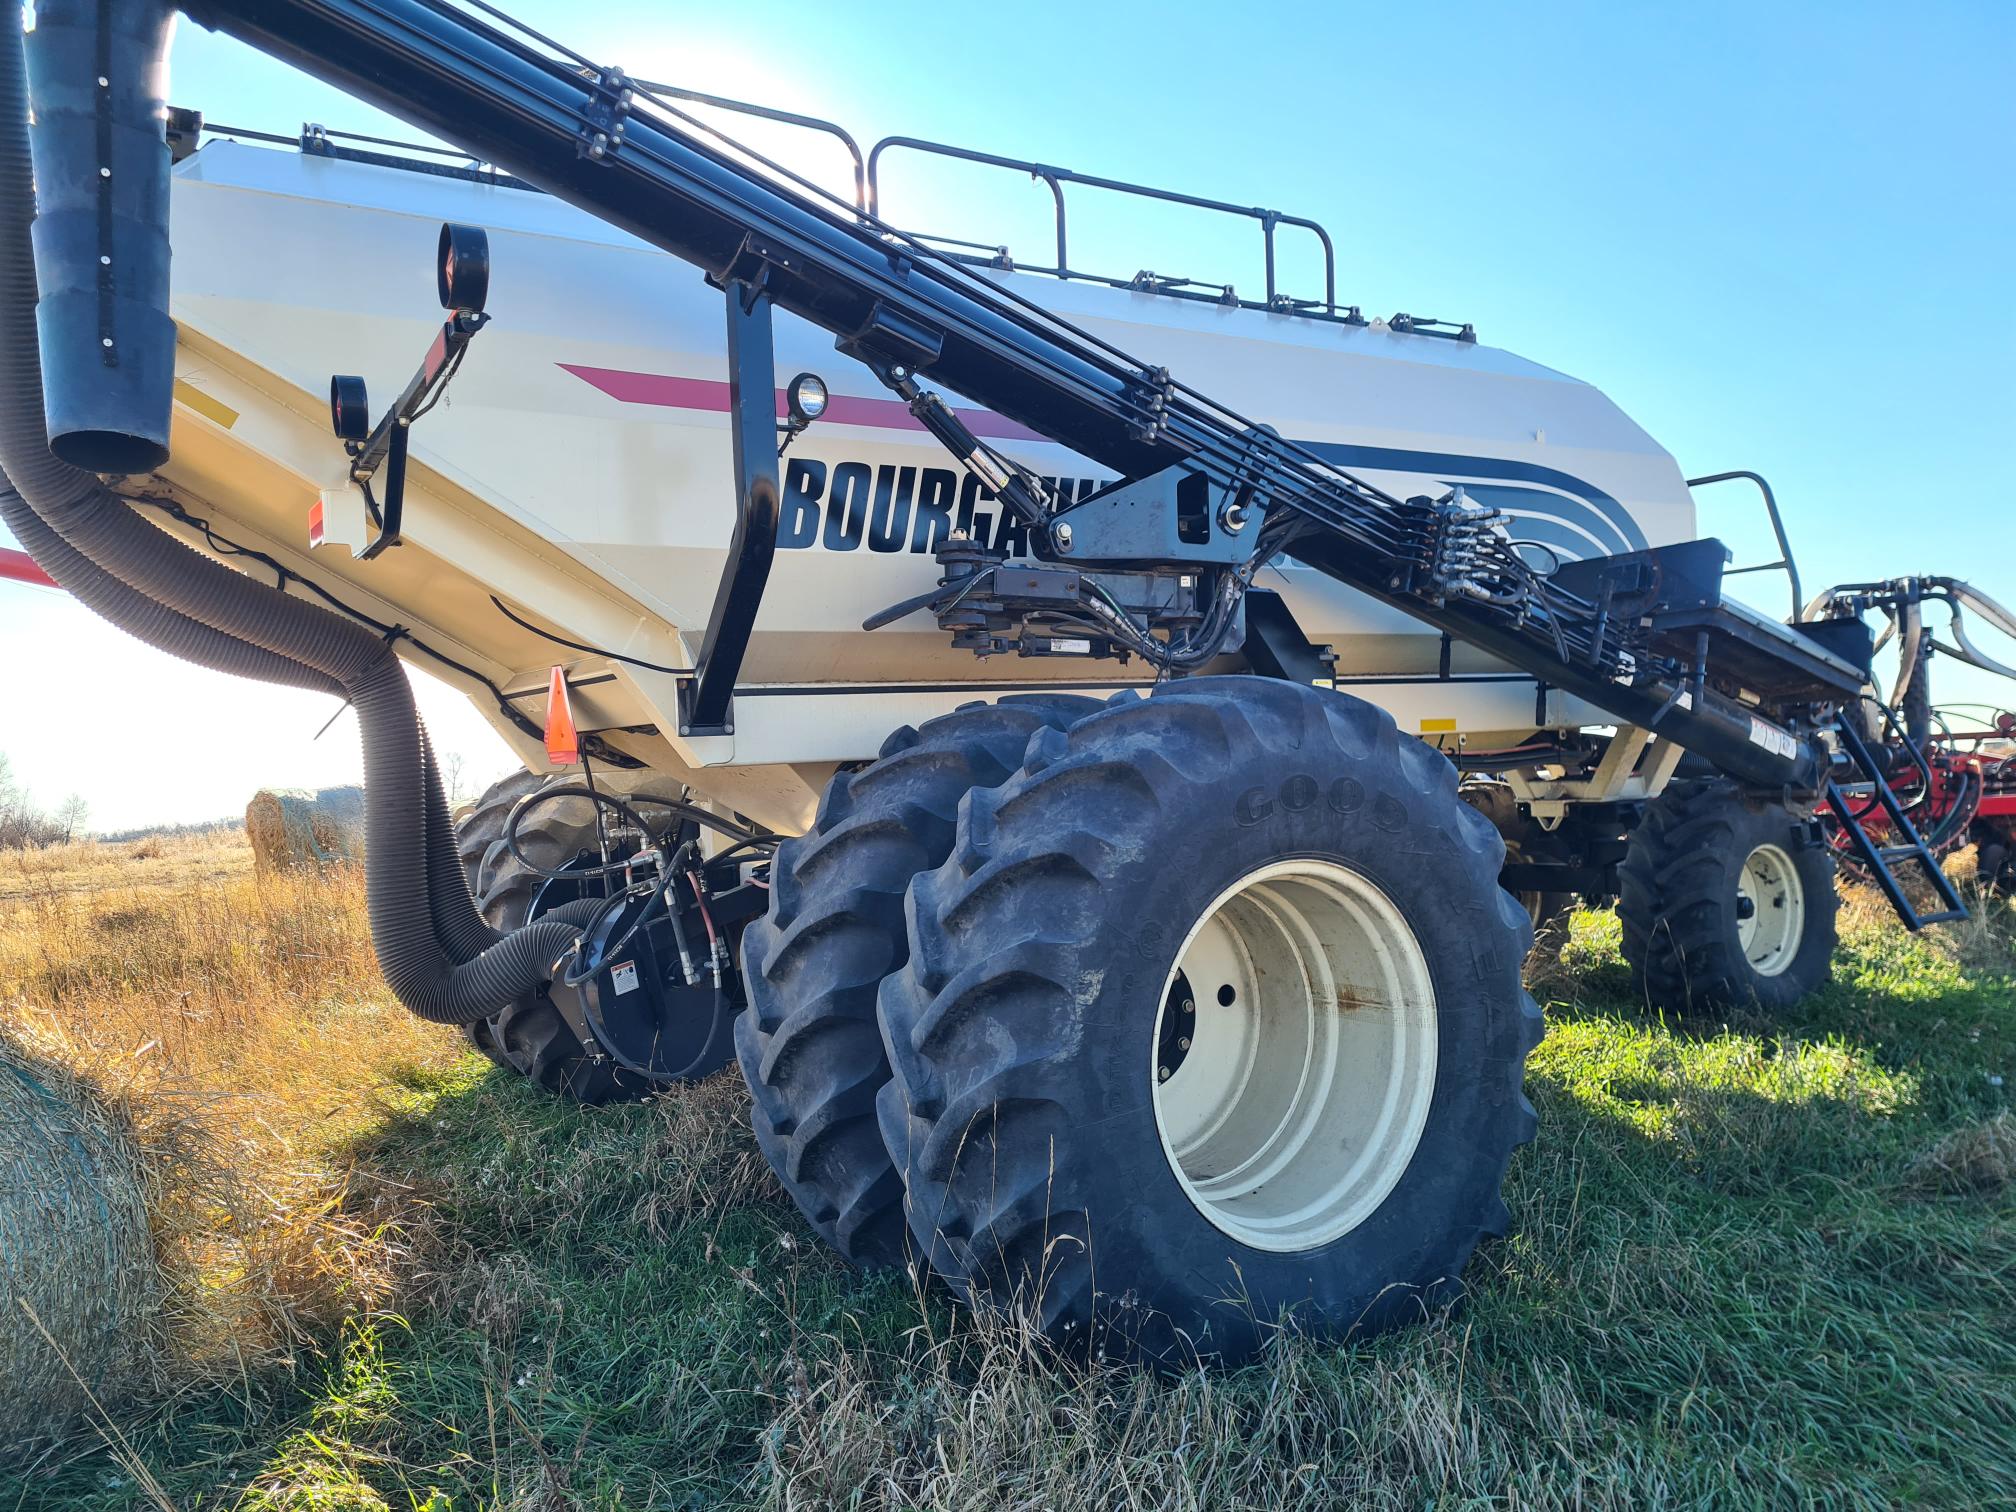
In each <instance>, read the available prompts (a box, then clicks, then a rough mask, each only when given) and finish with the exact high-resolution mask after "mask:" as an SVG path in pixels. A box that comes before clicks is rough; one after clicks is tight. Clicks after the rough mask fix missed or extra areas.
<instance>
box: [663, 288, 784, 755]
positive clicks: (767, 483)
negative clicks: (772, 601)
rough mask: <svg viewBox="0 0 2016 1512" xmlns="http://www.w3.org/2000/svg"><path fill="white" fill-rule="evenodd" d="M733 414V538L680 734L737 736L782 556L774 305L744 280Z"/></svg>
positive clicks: (735, 340)
mask: <svg viewBox="0 0 2016 1512" xmlns="http://www.w3.org/2000/svg"><path fill="white" fill-rule="evenodd" d="M726 292H727V300H726V304H727V306H728V395H729V397H728V414H729V423H730V425H731V427H732V429H733V446H734V451H735V506H736V507H735V535H734V538H733V539H732V540H730V541H729V543H728V562H727V565H726V566H725V567H724V568H723V570H722V573H721V584H720V586H719V587H718V588H716V589H715V591H714V609H713V612H712V613H711V614H709V615H708V616H707V636H706V639H705V640H703V641H702V642H701V645H700V660H699V663H698V665H697V666H696V668H695V669H694V670H695V674H696V675H695V677H694V679H693V681H692V682H690V683H681V684H680V685H679V693H680V698H679V733H680V734H681V735H733V734H734V733H735V722H734V712H733V704H732V700H733V698H734V696H735V679H736V676H737V675H738V674H739V673H740V672H741V670H742V657H743V655H744V654H745V653H746V652H747V651H748V649H749V634H750V632H751V631H752V630H753V629H754V628H755V625H756V611H757V609H758V608H760V607H761V606H762V603H763V589H764V586H765V585H766V584H767V583H768V582H769V580H770V564H771V562H772V560H773V559H774V558H775V557H776V555H777V517H778V508H779V494H778V488H777V358H776V352H775V348H774V347H773V346H772V344H771V334H770V300H769V297H768V296H767V295H765V294H764V293H763V291H762V290H761V289H758V288H753V287H751V286H750V285H749V284H746V283H742V282H739V281H737V282H731V283H729V284H728V286H727V291H726Z"/></svg>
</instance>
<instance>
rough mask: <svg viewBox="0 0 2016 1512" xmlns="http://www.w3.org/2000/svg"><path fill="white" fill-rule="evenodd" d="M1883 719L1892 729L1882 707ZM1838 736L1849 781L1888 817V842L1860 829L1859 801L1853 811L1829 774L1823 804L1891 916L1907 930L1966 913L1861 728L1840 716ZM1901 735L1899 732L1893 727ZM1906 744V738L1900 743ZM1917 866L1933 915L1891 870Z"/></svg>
mask: <svg viewBox="0 0 2016 1512" xmlns="http://www.w3.org/2000/svg"><path fill="white" fill-rule="evenodd" d="M1883 718H1884V721H1885V723H1887V724H1888V725H1889V726H1890V727H1891V728H1892V730H1893V731H1895V730H1896V723H1897V720H1896V715H1894V714H1893V713H1891V711H1890V710H1889V709H1888V708H1887V707H1886V708H1885V709H1884V710H1883ZM1836 733H1837V734H1838V735H1839V737H1840V740H1841V749H1842V751H1843V752H1845V753H1846V754H1847V756H1848V759H1849V760H1850V761H1851V762H1853V763H1854V764H1855V768H1856V770H1857V771H1859V772H1860V773H1861V774H1862V776H1863V778H1864V781H1863V782H1858V783H1856V784H1854V786H1855V788H1856V789H1857V790H1858V794H1859V792H1860V790H1862V789H1863V788H1864V787H1866V788H1867V790H1868V792H1869V793H1871V794H1873V795H1874V796H1875V799H1876V806H1877V807H1878V808H1880V809H1881V810H1882V811H1883V813H1884V815H1885V816H1886V817H1887V818H1888V819H1889V821H1890V833H1889V836H1888V837H1887V838H1889V839H1890V840H1891V841H1892V842H1893V843H1891V844H1887V845H1879V844H1877V843H1876V841H1875V840H1874V839H1873V838H1872V837H1871V836H1870V834H1869V832H1868V831H1867V830H1865V829H1864V828H1863V827H1862V820H1863V819H1864V818H1866V817H1868V815H1869V814H1870V813H1871V810H1870V808H1869V807H1868V806H1867V805H1864V806H1863V808H1862V811H1861V813H1859V814H1858V813H1857V812H1856V810H1855V806H1854V804H1853V803H1852V802H1851V801H1850V798H1851V795H1850V793H1849V791H1848V790H1847V789H1846V788H1844V787H1843V786H1842V785H1841V784H1840V783H1838V782H1836V781H1835V780H1834V779H1833V778H1831V777H1830V778H1828V779H1827V805H1828V807H1829V808H1831V809H1833V810H1834V817H1835V818H1836V819H1839V820H1840V821H1841V828H1842V830H1843V831H1844V832H1845V833H1846V834H1847V836H1848V843H1849V844H1850V845H1851V846H1852V847H1853V848H1854V853H1855V855H1856V857H1857V858H1858V859H1859V860H1860V861H1861V862H1862V864H1863V865H1864V866H1866V867H1868V868H1869V874H1870V875H1871V876H1872V877H1874V878H1875V879H1876V885H1877V886H1878V887H1880V888H1882V889H1883V896H1884V897H1886V898H1888V899H1889V900H1890V906H1891V907H1892V908H1894V909H1896V910H1897V916H1898V917H1899V918H1900V919H1902V920H1903V921H1904V925H1905V927H1906V928H1907V929H1914V930H1915V929H1923V928H1924V927H1925V926H1926V925H1927V924H1946V923H1951V922H1954V921H1957V920H1960V919H1965V918H1966V917H1967V905H1966V904H1965V903H1963V902H1961V901H1960V894H1959V892H1958V891H1957V890H1956V889H1955V888H1954V886H1953V883H1952V880H1951V879H1950V878H1949V877H1948V876H1947V875H1946V873H1945V872H1944V871H1942V870H1941V869H1940V867H1939V858H1938V857H1937V856H1935V855H1933V854H1932V848H1931V847H1930V846H1929V845H1927V844H1926V843H1925V840H1924V837H1923V836H1921V835H1920V834H1919V833H1918V827H1917V826H1916V825H1915V824H1913V823H1912V822H1911V816H1910V815H1909V814H1907V813H1906V812H1905V810H1904V804H1903V803H1902V802H1901V801H1900V800H1899V799H1898V797H1897V794H1896V792H1895V791H1893V790H1892V788H1891V786H1890V784H1889V783H1888V782H1887V781H1886V780H1885V779H1884V776H1883V769H1882V767H1881V766H1880V765H1879V764H1878V763H1877V760H1876V757H1875V754H1874V753H1873V752H1872V751H1870V749H1869V744H1868V742H1867V741H1865V740H1864V739H1863V738H1862V732H1861V731H1860V730H1858V729H1856V728H1855V723H1854V720H1853V719H1852V718H1843V719H1842V721H1841V723H1840V725H1839V726H1838V727H1837V729H1836ZM1897 733H1898V734H1899V735H1900V736H1901V735H1902V732H1901V731H1897ZM1905 743H1906V744H1907V745H1908V744H1909V740H1908V739H1906V742H1905ZM1913 862H1915V863H1917V865H1918V866H1919V867H1920V868H1921V869H1922V870H1923V872H1924V874H1925V878H1926V880H1927V881H1928V882H1930V883H1931V884H1932V890H1933V892H1934V893H1936V894H1937V895H1938V898H1939V901H1940V902H1941V903H1943V904H1944V905H1945V907H1944V908H1942V909H1940V910H1939V911H1938V912H1937V913H1929V914H1921V913H1920V912H1918V909H1917V907H1916V905H1915V904H1913V903H1912V901H1911V899H1910V898H1909V897H1908V896H1907V895H1906V894H1905V891H1904V884H1903V883H1902V881H1900V880H1899V878H1898V876H1897V873H1896V871H1895V870H1894V868H1896V867H1898V866H1900V865H1902V866H1908V865H1910V864H1911V863H1913Z"/></svg>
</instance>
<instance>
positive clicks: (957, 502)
mask: <svg viewBox="0 0 2016 1512" xmlns="http://www.w3.org/2000/svg"><path fill="white" fill-rule="evenodd" d="M1108 481H1109V480H1107V479H1103V478H1050V477H1046V478H1045V479H1044V480H1043V485H1044V487H1046V488H1048V489H1049V490H1050V491H1051V493H1052V495H1053V496H1054V497H1055V498H1056V499H1057V500H1058V502H1059V503H1075V502H1076V501H1078V500H1079V499H1082V498H1084V497H1086V496H1087V495H1088V494H1091V493H1095V492H1097V491H1098V490H1099V489H1101V488H1104V487H1105V486H1106V484H1107V482H1108ZM955 530H959V531H963V532H965V534H966V535H968V536H970V537H971V538H973V539H974V540H977V541H982V542H984V543H985V544H987V545H989V546H991V547H993V548H994V549H995V550H996V551H1005V552H1006V553H1007V554H1008V555H1009V556H1011V557H1017V556H1027V555H1028V554H1029V528H1028V526H1027V525H1025V524H1024V523H1023V522H1022V520H1021V519H1020V518H1019V517H1017V516H1016V515H1015V514H1014V513H1013V512H1012V511H1009V510H1004V509H1001V508H999V507H998V506H997V503H996V500H995V497H994V492H993V490H992V489H989V488H986V487H984V486H982V484H981V482H980V480H979V479H978V478H976V477H974V476H973V475H972V474H971V473H959V472H954V471H952V469H950V468H947V467H899V466H896V465H894V464H892V463H884V464H882V465H881V466H880V467H871V466H870V465H869V464H868V463H866V462H835V463H832V464H831V465H828V464H827V463H825V462H822V461H820V460H819V459H818V458H816V457H793V458H792V459H791V460H790V462H789V463H788V464H787V465H786V467H785V469H784V499H783V512H782V518H781V519H780V520H779V521H778V524H777V544H778V545H779V546H781V547H784V548H785V549H787V550H791V551H803V550H806V549H808V548H810V547H813V546H820V547H823V548H825V549H826V550H827V551H859V550H860V549H861V548H862V547H863V546H866V547H867V549H868V550H870V551H883V552H910V553H914V554H916V555H919V556H929V555H930V554H931V553H932V552H934V551H936V550H937V549H938V547H939V546H940V544H942V543H943V542H944V540H945V538H946V537H947V536H949V535H950V534H951V533H952V532H953V531H955Z"/></svg>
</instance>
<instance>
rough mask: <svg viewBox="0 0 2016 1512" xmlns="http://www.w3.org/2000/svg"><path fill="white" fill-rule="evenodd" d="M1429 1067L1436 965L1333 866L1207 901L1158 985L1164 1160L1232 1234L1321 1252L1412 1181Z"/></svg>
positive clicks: (1261, 874) (1354, 877)
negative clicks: (1403, 1180)
mask: <svg viewBox="0 0 2016 1512" xmlns="http://www.w3.org/2000/svg"><path fill="white" fill-rule="evenodd" d="M1179 983H1182V984H1187V986H1188V988H1189V992H1188V994H1187V995H1183V994H1178V992H1177V991H1176V989H1177V987H1178V984H1179ZM1186 996H1187V1000H1188V1001H1189V1002H1190V1003H1191V1004H1192V1005H1193V1006H1191V1007H1190V1008H1189V1009H1187V1010H1186V1008H1185V1006H1184V1003H1185V998H1186ZM1172 1015H1173V1016H1174V1017H1173V1019H1172ZM1193 1025H1194V1027H1191V1026H1193ZM1185 1028H1189V1029H1190V1032H1189V1033H1188V1034H1184V1033H1182V1030H1183V1029H1185ZM1184 1040H1187V1041H1188V1043H1187V1044H1183V1043H1182V1041H1184ZM1178 1046H1180V1050H1179V1049H1178V1048H1177V1047H1178ZM1435 1057H1436V1009H1435V989H1434V984H1433V983H1432V982H1431V980H1430V979H1429V975H1428V961H1427V957H1426V956H1425V955H1423V954H1422V950H1421V945H1420V942H1419V941H1418V940H1417V939H1416V938H1415V936H1414V931H1413V930H1412V929H1411V928H1410V927H1409V926H1408V924H1407V921H1406V919H1405V918H1404V917H1403V916H1402V915H1401V913H1400V910H1399V909H1398V908H1396V907H1395V906H1394V904H1393V901H1392V899H1390V898H1388V897H1387V896H1386V894H1385V893H1384V892H1382V891H1381V890H1380V889H1379V888H1378V887H1377V886H1375V885H1374V884H1373V883H1372V882H1370V881H1368V880H1367V879H1366V878H1364V877H1362V876H1360V875H1358V873H1356V872H1353V871H1350V870H1347V869H1346V868H1344V867H1342V866H1337V865H1335V864H1333V863H1331V862H1327V861H1317V860H1301V861H1281V862H1276V863H1274V864H1272V865H1269V866H1263V867H1261V868H1260V869H1259V870H1257V871H1252V872H1249V873H1247V874H1246V875H1245V876H1244V877H1242V878H1240V879H1239V880H1238V881H1237V882H1235V883H1233V884H1232V886H1230V887H1228V888H1226V889H1225V891H1223V892H1222V893H1220V894H1219V895H1218V896H1217V897H1216V898H1215V899H1213V900H1212V902H1211V906H1210V907H1208V908H1206V909H1205V910H1204V912H1203V914H1202V916H1201V917H1200V918H1199V919H1198V920H1197V922H1196V923H1195V924H1194V925H1192V926H1191V929H1190V932H1189V934H1188V935H1187V936H1186V937H1185V938H1184V941H1183V948H1182V949H1181V950H1179V951H1178V952H1177V955H1176V964H1175V966H1174V967H1172V968H1171V969H1170V972H1169V975H1168V977H1167V978H1166V979H1165V981H1164V983H1163V991H1162V1000H1161V1007H1160V1009H1159V1010H1158V1011H1157V1013H1156V1017H1155V1038H1154V1040H1153V1041H1152V1042H1151V1044H1150V1045H1149V1064H1148V1076H1149V1082H1150V1085H1151V1086H1152V1087H1153V1088H1154V1104H1155V1126H1156V1129H1157V1131H1158V1132H1159V1133H1160V1135H1161V1138H1162V1153H1163V1154H1164V1155H1165V1156H1167V1157H1168V1160H1169V1167H1170V1169H1171V1170H1172V1171H1174V1172H1175V1173H1176V1179H1177V1181H1178V1182H1180V1183H1181V1184H1182V1187H1183V1190H1184V1192H1185V1193H1186V1194H1187V1195H1188V1196H1189V1198H1190V1200H1191V1202H1193V1203H1194V1204H1196V1207H1197V1209H1198V1211H1199V1212H1201V1213H1202V1214H1203V1215H1204V1216H1205V1217H1206V1218H1208V1219H1210V1220H1211V1222H1212V1223H1213V1224H1215V1225H1216V1226H1217V1227H1218V1228H1219V1229H1221V1230H1223V1231H1224V1232H1225V1233H1226V1234H1229V1235H1230V1236H1231V1237H1232V1238H1234V1239H1237V1240H1239V1241H1240V1242H1241V1243H1242V1244H1247V1245H1250V1246H1252V1247H1253V1248H1254V1249H1261V1250H1272V1251H1277V1252H1284V1251H1293V1250H1306V1249H1313V1248H1315V1247H1316V1246H1318V1245H1322V1244H1327V1243H1329V1242H1330V1241H1331V1240H1333V1239H1336V1238H1339V1237H1340V1236H1342V1235H1344V1234H1347V1233H1349V1232H1350V1231H1351V1230H1352V1229H1354V1228H1356V1227H1357V1226H1358V1225H1359V1224H1360V1223H1362V1222H1364V1221H1365V1219H1366V1218H1368V1217H1369V1216H1370V1215H1371V1214H1372V1213H1373V1211H1374V1210H1376V1209H1377V1208H1378V1206H1379V1204H1380V1203H1382V1202H1383V1201H1385V1200H1386V1197H1387V1194H1388V1193H1390V1192H1391V1191H1392V1190H1393V1187H1394V1185H1395V1184H1396V1183H1397V1182H1398V1181H1399V1180H1400V1177H1401V1176H1402V1174H1404V1173H1405V1171H1406V1170H1407V1167H1408V1165H1409V1163H1410V1162H1411V1161H1412V1160H1413V1158H1414V1150H1415V1147H1416V1146H1417V1145H1418V1144H1419V1143H1420V1142H1421V1131H1422V1129H1423V1128H1424V1127H1425V1126H1426V1125H1427V1122H1428V1109H1429V1105H1430V1104H1431V1103H1432V1102H1433V1101H1434V1093H1435ZM1171 1061H1173V1062H1174V1065H1173V1069H1172V1068H1171V1067H1170V1064H1169V1063H1170V1062H1171ZM1165 1070H1166V1071H1167V1073H1168V1074H1167V1075H1166V1076H1165V1075H1164V1072H1165Z"/></svg>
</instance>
